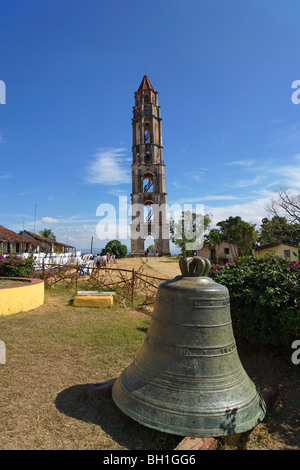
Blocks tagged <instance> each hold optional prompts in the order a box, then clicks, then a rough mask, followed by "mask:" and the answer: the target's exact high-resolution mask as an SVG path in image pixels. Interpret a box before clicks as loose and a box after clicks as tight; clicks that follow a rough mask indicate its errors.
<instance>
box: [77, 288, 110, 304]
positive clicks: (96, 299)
mask: <svg viewBox="0 0 300 470" xmlns="http://www.w3.org/2000/svg"><path fill="white" fill-rule="evenodd" d="M114 294H115V293H114V292H95V291H91V292H89V291H86V292H85V291H81V292H77V295H75V297H74V299H73V305H74V306H75V307H112V306H113V303H114V298H113V296H114Z"/></svg>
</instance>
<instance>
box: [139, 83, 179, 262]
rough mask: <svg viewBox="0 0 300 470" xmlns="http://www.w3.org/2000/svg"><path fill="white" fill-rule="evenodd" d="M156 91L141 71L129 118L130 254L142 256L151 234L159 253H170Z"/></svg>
mask: <svg viewBox="0 0 300 470" xmlns="http://www.w3.org/2000/svg"><path fill="white" fill-rule="evenodd" d="M157 95H158V93H157V91H155V90H154V88H153V86H152V84H151V82H150V80H149V78H148V76H147V75H144V77H143V79H142V81H141V84H140V86H139V88H138V90H137V91H136V92H135V94H134V96H135V106H133V119H132V137H133V142H132V157H133V163H132V166H131V168H132V194H131V203H132V223H131V256H144V254H145V238H147V236H148V235H152V236H153V238H154V242H155V249H156V250H158V253H159V254H161V255H170V248H169V225H168V223H167V208H166V196H167V194H166V192H165V164H164V161H163V146H162V126H161V121H162V119H161V117H160V106H158V102H157ZM137 205H139V206H137ZM137 207H140V208H143V214H140V212H141V211H139V213H138V212H137V211H136V208H137Z"/></svg>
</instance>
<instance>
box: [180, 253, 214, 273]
mask: <svg viewBox="0 0 300 470" xmlns="http://www.w3.org/2000/svg"><path fill="white" fill-rule="evenodd" d="M179 267H180V271H181V274H182V276H184V277H206V276H207V274H208V271H209V269H210V261H209V260H208V259H207V258H202V257H201V256H193V257H189V256H186V257H183V258H180V260H179Z"/></svg>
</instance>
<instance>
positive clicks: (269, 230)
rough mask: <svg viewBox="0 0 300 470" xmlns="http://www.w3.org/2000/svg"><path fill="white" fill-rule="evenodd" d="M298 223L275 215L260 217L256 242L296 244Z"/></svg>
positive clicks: (299, 241)
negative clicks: (269, 217) (260, 221)
mask: <svg viewBox="0 0 300 470" xmlns="http://www.w3.org/2000/svg"><path fill="white" fill-rule="evenodd" d="M299 228H300V225H299V224H290V223H288V221H287V219H286V217H280V216H278V215H275V216H274V217H272V219H268V218H266V217H265V218H264V219H262V224H261V227H260V231H259V236H258V240H257V241H258V243H259V244H260V245H266V244H269V243H283V244H288V245H294V246H297V245H299V243H300V230H299Z"/></svg>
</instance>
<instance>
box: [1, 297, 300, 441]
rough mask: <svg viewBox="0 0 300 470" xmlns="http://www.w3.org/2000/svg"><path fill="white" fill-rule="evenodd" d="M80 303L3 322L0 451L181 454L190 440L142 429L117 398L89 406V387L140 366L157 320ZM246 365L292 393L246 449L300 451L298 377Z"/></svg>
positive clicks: (263, 380)
mask: <svg viewBox="0 0 300 470" xmlns="http://www.w3.org/2000/svg"><path fill="white" fill-rule="evenodd" d="M72 295H73V292H72V291H68V290H61V291H58V290H52V291H50V292H49V291H47V292H46V298H45V303H44V305H43V306H42V307H39V308H37V309H35V310H33V311H31V312H27V313H19V314H14V315H9V316H4V317H1V316H0V340H2V341H4V342H5V344H6V360H7V363H6V364H4V365H1V364H0V423H1V424H0V428H1V440H0V449H1V450H4V449H5V450H9V449H29V450H31V449H33V450H42V449H57V450H60V449H66V450H73V449H74V450H75V449H90V450H101V449H102V450H121V449H125V450H126V449H132V450H135V449H148V450H155V449H165V450H167V449H174V448H175V447H176V445H177V444H178V443H179V442H180V441H181V440H182V439H183V437H179V436H170V435H168V434H164V433H159V432H156V431H153V430H151V429H148V428H146V427H143V426H141V425H139V424H138V423H136V422H134V421H133V420H131V419H130V418H127V417H126V416H125V415H124V414H123V413H122V412H121V411H120V410H119V409H118V408H117V407H116V406H115V404H114V403H113V401H112V399H111V397H110V396H108V397H98V398H95V399H94V400H93V401H89V400H88V399H87V398H86V396H85V393H84V390H85V387H86V385H87V384H93V383H97V382H102V381H105V380H108V379H112V378H115V377H118V376H119V374H120V373H121V372H122V370H123V369H124V368H125V367H126V366H127V365H128V364H130V363H131V362H132V360H133V359H134V358H135V356H136V354H137V352H138V350H139V349H140V347H141V345H142V343H143V340H144V337H145V333H146V331H147V328H148V325H149V322H150V317H149V316H148V315H145V314H144V313H142V312H138V311H137V310H135V309H134V308H130V307H124V306H122V307H121V306H120V305H117V304H116V305H114V306H113V308H83V307H73V306H72V304H71V299H72ZM241 360H242V363H243V365H244V366H245V368H246V370H247V372H248V373H249V375H250V376H251V377H252V378H253V380H255V382H256V383H257V384H259V385H260V386H261V387H262V388H263V387H266V386H268V385H273V384H277V383H282V384H283V387H284V390H286V391H287V393H286V395H285V399H284V402H283V404H282V405H280V406H279V407H277V408H276V410H274V411H272V412H271V413H269V414H268V416H267V418H266V419H265V420H264V422H263V423H261V424H260V425H259V426H257V427H256V428H255V430H254V431H253V432H252V433H251V435H250V437H248V438H247V441H246V442H245V440H243V441H242V442H241V443H240V444H239V446H243V448H247V449H274V448H276V449H278V448H284V449H286V448H296V449H299V448H300V445H299V442H300V429H299V423H300V419H299V388H300V387H299V373H298V370H297V371H296V372H295V370H294V369H293V370H290V369H289V367H286V364H285V363H283V362H281V361H280V360H278V359H275V358H273V357H267V356H266V355H252V356H251V355H249V354H244V355H242V356H241ZM299 367H300V366H299ZM272 381H273V382H272ZM271 382H272V383H271ZM227 448H233V449H236V448H238V446H237V445H234V446H231V447H230V446H229V447H228V446H227Z"/></svg>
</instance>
